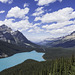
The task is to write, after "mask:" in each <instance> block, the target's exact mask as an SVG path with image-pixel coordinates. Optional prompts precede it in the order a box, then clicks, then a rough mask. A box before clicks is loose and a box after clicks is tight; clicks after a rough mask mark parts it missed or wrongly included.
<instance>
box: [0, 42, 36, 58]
mask: <svg viewBox="0 0 75 75" xmlns="http://www.w3.org/2000/svg"><path fill="white" fill-rule="evenodd" d="M34 49H35V48H32V47H26V46H19V45H14V44H10V43H7V42H3V41H0V58H2V57H8V56H11V55H13V54H16V53H20V52H28V51H32V50H34Z"/></svg>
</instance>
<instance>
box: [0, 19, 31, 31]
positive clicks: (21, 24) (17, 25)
mask: <svg viewBox="0 0 75 75" xmlns="http://www.w3.org/2000/svg"><path fill="white" fill-rule="evenodd" d="M14 21H15V19H5V20H4V21H0V25H2V24H5V25H7V26H9V27H11V28H12V29H13V30H20V31H26V30H27V29H29V28H31V27H32V23H30V22H29V21H28V20H21V21H18V22H14Z"/></svg>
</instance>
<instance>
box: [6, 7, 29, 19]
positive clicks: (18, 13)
mask: <svg viewBox="0 0 75 75" xmlns="http://www.w3.org/2000/svg"><path fill="white" fill-rule="evenodd" d="M28 12H29V8H28V7H26V8H24V9H21V8H19V7H18V6H16V7H13V8H11V9H10V10H9V11H8V14H7V17H14V18H22V19H23V18H26V14H28Z"/></svg>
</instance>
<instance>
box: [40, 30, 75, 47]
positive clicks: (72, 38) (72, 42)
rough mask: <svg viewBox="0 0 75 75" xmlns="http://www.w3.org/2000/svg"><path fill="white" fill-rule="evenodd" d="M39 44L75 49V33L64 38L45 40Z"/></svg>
mask: <svg viewBox="0 0 75 75" xmlns="http://www.w3.org/2000/svg"><path fill="white" fill-rule="evenodd" d="M39 44H40V45H43V46H47V47H65V48H67V47H75V31H74V32H72V33H71V34H70V35H67V36H64V37H59V38H52V39H50V38H48V39H45V40H44V41H42V42H40V43H39Z"/></svg>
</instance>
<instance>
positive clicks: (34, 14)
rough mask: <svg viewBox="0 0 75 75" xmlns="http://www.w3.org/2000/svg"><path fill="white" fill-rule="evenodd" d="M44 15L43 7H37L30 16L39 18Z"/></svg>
mask: <svg viewBox="0 0 75 75" xmlns="http://www.w3.org/2000/svg"><path fill="white" fill-rule="evenodd" d="M43 13H44V10H43V7H38V8H37V9H36V10H35V13H33V14H32V16H41V15H42V14H43Z"/></svg>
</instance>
